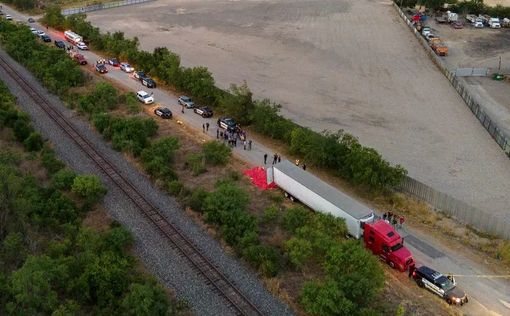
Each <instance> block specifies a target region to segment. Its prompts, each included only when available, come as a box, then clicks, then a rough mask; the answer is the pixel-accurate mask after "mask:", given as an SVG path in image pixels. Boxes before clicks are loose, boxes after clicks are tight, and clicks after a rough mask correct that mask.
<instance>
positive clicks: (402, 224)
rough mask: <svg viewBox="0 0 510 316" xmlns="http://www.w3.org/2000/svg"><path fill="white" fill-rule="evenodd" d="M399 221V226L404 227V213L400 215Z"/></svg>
mask: <svg viewBox="0 0 510 316" xmlns="http://www.w3.org/2000/svg"><path fill="white" fill-rule="evenodd" d="M399 221H400V228H403V227H404V222H405V221H406V219H405V218H404V215H401V216H400V219H399Z"/></svg>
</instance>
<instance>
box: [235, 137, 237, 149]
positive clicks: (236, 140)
mask: <svg viewBox="0 0 510 316" xmlns="http://www.w3.org/2000/svg"><path fill="white" fill-rule="evenodd" d="M234 147H237V137H234Z"/></svg>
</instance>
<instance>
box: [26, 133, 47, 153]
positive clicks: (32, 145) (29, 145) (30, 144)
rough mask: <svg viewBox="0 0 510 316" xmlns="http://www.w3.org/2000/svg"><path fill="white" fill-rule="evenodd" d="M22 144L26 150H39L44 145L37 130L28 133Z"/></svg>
mask: <svg viewBox="0 0 510 316" xmlns="http://www.w3.org/2000/svg"><path fill="white" fill-rule="evenodd" d="M23 145H25V148H26V149H27V150H28V151H39V150H41V149H42V147H43V145H44V141H43V139H42V137H41V134H39V133H37V132H32V133H30V135H29V136H28V137H27V139H25V140H24V141H23Z"/></svg>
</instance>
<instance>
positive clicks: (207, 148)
mask: <svg viewBox="0 0 510 316" xmlns="http://www.w3.org/2000/svg"><path fill="white" fill-rule="evenodd" d="M231 152H232V150H231V149H230V148H229V147H228V146H227V145H225V144H223V143H221V142H218V141H210V142H207V143H205V144H203V145H202V154H203V155H204V158H205V161H206V162H207V163H209V164H212V165H225V164H226V163H227V162H228V159H229V157H230V154H231Z"/></svg>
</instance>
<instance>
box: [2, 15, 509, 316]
mask: <svg viewBox="0 0 510 316" xmlns="http://www.w3.org/2000/svg"><path fill="white" fill-rule="evenodd" d="M4 7H5V6H4ZM4 11H7V12H10V13H11V15H12V16H13V17H14V18H15V19H16V18H17V19H20V20H24V21H26V17H25V16H22V15H19V14H18V13H16V12H14V11H12V10H4ZM42 29H44V28H42ZM49 34H50V36H51V37H52V40H54V39H56V38H60V39H63V34H62V33H61V32H54V31H52V30H50V31H49ZM83 54H84V55H85V57H86V58H87V60H88V61H89V62H91V63H94V62H95V61H96V60H98V59H100V58H101V57H100V56H99V55H97V54H95V53H94V52H90V51H86V52H83ZM105 57H106V56H105ZM85 67H92V66H91V65H88V66H85ZM108 69H109V72H108V74H105V75H104V76H105V77H107V78H109V79H112V80H115V81H116V82H118V83H119V84H122V85H124V86H125V87H126V88H128V89H131V90H133V91H134V92H136V91H138V90H146V91H148V90H150V91H152V92H154V98H155V101H156V103H159V104H161V105H164V106H167V107H169V108H170V109H171V110H172V112H173V113H174V119H176V120H181V121H182V122H183V124H186V125H188V126H190V127H192V128H195V129H197V130H201V129H202V124H204V123H206V122H209V124H210V125H211V127H212V128H210V130H209V133H208V134H204V139H214V138H215V137H216V125H215V124H216V120H215V119H203V118H202V117H200V116H199V115H197V114H194V113H193V112H192V111H191V110H186V111H185V113H184V114H181V113H180V110H181V107H180V106H179V105H178V104H177V96H175V95H172V94H170V93H168V92H165V91H163V90H161V89H147V88H145V87H144V86H142V85H141V84H140V83H139V82H138V81H137V80H135V79H133V78H132V77H131V76H130V75H128V74H126V73H124V72H122V71H120V70H119V69H118V68H113V67H111V66H108ZM146 107H147V106H146ZM233 152H234V154H235V155H236V156H238V157H239V158H241V159H243V160H244V161H246V162H249V163H251V164H253V165H260V164H261V163H262V161H263V155H264V153H268V154H269V155H271V153H273V152H274V150H273V149H271V148H269V147H267V146H264V145H262V144H258V143H255V144H254V145H253V149H252V150H251V151H245V150H243V148H242V146H239V145H238V147H237V148H235V149H234V151H233ZM283 158H285V157H283ZM268 160H269V159H268ZM402 234H403V235H404V236H405V240H406V244H407V246H408V247H409V249H410V250H411V252H412V253H413V254H414V256H415V258H416V260H417V261H418V263H419V264H425V265H428V266H431V267H433V268H435V269H437V270H439V271H442V272H444V273H451V274H454V275H462V276H469V277H461V276H459V277H457V282H458V283H459V284H460V286H461V287H462V288H463V289H464V290H466V292H467V293H468V295H469V297H470V302H469V304H467V305H465V306H463V307H461V310H462V312H463V313H465V314H466V315H509V314H510V282H509V281H508V280H506V279H499V278H486V277H480V276H485V275H491V274H492V273H491V272H490V270H489V269H488V268H487V267H486V266H484V265H481V264H479V263H477V262H475V261H473V260H471V259H469V258H468V257H467V256H464V255H461V254H456V253H454V252H452V251H450V250H449V249H448V248H447V247H445V246H444V245H441V244H439V243H438V241H436V240H433V239H431V237H430V236H425V235H421V234H418V233H417V232H416V231H414V230H412V229H408V230H406V231H403V232H402ZM472 276H476V277H472ZM410 287H411V288H412V290H413V291H422V290H421V289H419V288H418V287H417V286H416V285H415V284H412V283H411V284H410ZM430 295H432V294H430Z"/></svg>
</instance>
